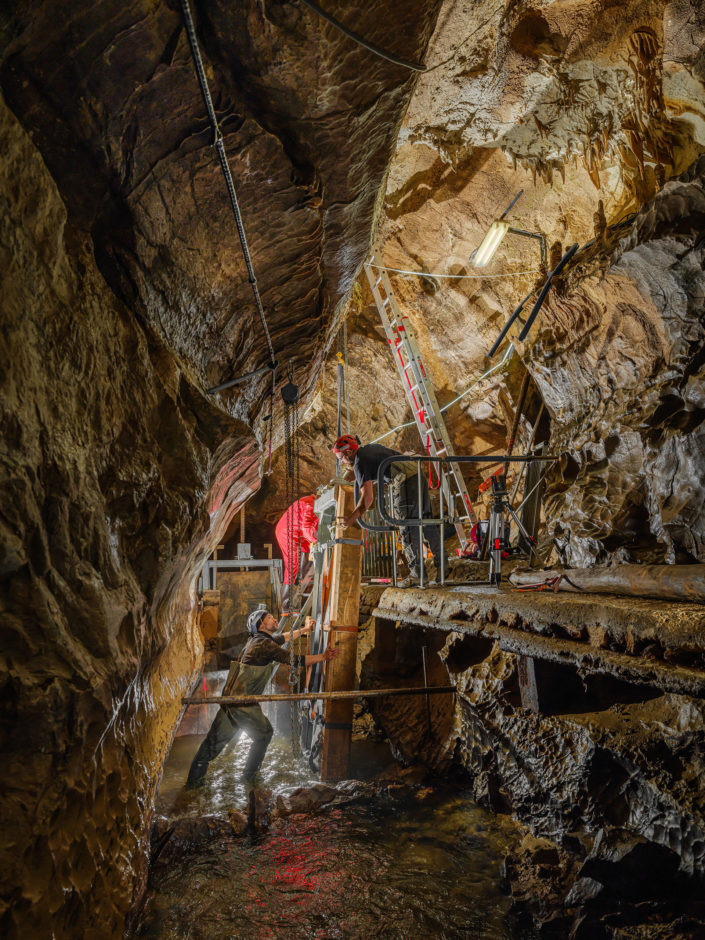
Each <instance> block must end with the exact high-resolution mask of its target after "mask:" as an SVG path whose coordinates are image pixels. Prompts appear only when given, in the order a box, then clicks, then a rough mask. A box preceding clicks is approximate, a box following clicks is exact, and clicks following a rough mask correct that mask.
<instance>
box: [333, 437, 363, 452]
mask: <svg viewBox="0 0 705 940" xmlns="http://www.w3.org/2000/svg"><path fill="white" fill-rule="evenodd" d="M359 447H360V442H359V441H358V439H357V438H356V437H353V436H352V434H343V436H342V437H339V438H338V440H337V441H336V442H335V444H333V453H334V454H335V456H336V457H339V456H340V455H341V454H354V453H355V451H356V450H358V449H359Z"/></svg>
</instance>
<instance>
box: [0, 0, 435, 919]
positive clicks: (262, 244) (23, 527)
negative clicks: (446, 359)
mask: <svg viewBox="0 0 705 940" xmlns="http://www.w3.org/2000/svg"><path fill="white" fill-rule="evenodd" d="M390 9H391V7H390ZM437 9H438V4H427V3H421V2H413V3H411V4H407V5H406V6H405V8H404V10H402V11H397V13H396V14H395V24H396V28H395V29H394V30H390V29H389V28H388V26H387V24H386V22H385V18H384V17H380V16H379V13H378V11H376V10H371V9H370V8H369V7H366V6H364V5H361V6H360V9H359V10H358V11H357V20H358V22H357V26H358V28H360V29H361V30H363V31H365V32H366V33H367V34H368V35H369V36H370V37H372V38H375V39H376V40H377V41H378V42H379V43H380V44H385V45H388V46H389V47H390V49H392V50H393V49H394V48H398V51H399V52H400V53H403V54H404V55H405V56H408V57H409V58H420V57H421V56H422V54H423V51H424V48H425V45H426V42H427V40H428V37H429V35H430V32H431V30H432V28H433V23H434V19H435V16H436V13H437ZM195 16H196V20H197V24H198V34H199V37H200V42H201V44H202V47H203V51H204V59H205V61H206V69H207V72H208V77H209V80H210V83H211V88H212V93H213V99H214V103H215V108H216V111H217V114H218V118H219V121H220V122H221V127H222V132H223V136H224V139H225V143H226V147H227V149H228V152H229V155H230V161H231V166H232V172H233V175H234V177H235V178H236V180H237V183H238V194H239V198H240V203H241V208H242V213H243V216H244V219H245V224H246V228H247V235H248V238H249V243H250V247H251V250H252V254H253V257H254V259H255V265H256V272H257V275H258V277H259V282H260V291H261V294H262V297H263V300H264V303H265V305H266V308H267V311H268V315H269V325H270V330H271V333H272V337H273V344H274V349H275V354H276V355H277V356H279V357H280V359H281V360H282V363H283V364H284V363H286V360H287V358H288V357H293V358H294V359H295V368H296V376H297V378H298V379H299V381H300V383H301V385H302V387H304V388H307V387H310V386H311V385H312V384H313V383H314V382H315V379H316V376H317V371H318V368H319V364H320V362H321V360H322V357H323V355H324V351H325V349H326V347H327V343H328V332H329V330H330V328H331V325H332V323H333V322H334V320H335V316H336V310H337V307H338V306H339V304H340V303H341V301H342V300H343V298H344V297H345V295H346V293H347V292H348V290H349V288H350V287H351V286H352V281H353V279H354V277H355V275H356V273H357V270H358V267H359V264H360V262H361V261H362V259H363V257H364V255H365V253H366V251H367V245H368V240H369V233H370V230H371V226H372V223H373V218H374V213H375V206H376V203H377V200H378V196H379V190H380V185H381V183H382V180H383V178H384V174H385V172H386V169H387V165H388V162H389V158H390V155H391V151H392V148H393V146H394V141H395V138H396V131H397V128H398V124H399V121H400V119H401V116H402V113H403V110H404V108H405V106H406V104H407V102H408V98H409V95H410V92H411V89H412V86H413V76H410V73H409V72H408V70H405V69H400V68H399V67H398V66H395V65H393V64H391V63H389V62H384V61H383V60H380V59H378V58H376V57H372V58H371V57H370V55H369V53H366V52H365V51H364V50H362V49H361V48H360V47H358V46H357V45H355V44H354V43H350V41H349V40H347V39H345V38H344V37H343V36H342V35H341V34H340V33H339V32H337V31H336V30H334V29H332V28H331V27H327V26H326V25H325V24H323V23H322V22H321V21H320V20H319V19H318V18H316V17H315V15H313V14H311V13H310V12H309V11H307V10H306V9H305V8H303V7H299V6H298V5H296V4H289V3H268V4H266V5H262V4H260V3H256V2H254V0H252V2H249V3H246V4H238V5H235V6H232V5H227V4H218V3H203V4H199V5H198V8H197V10H196V13H195ZM1 35H2V47H1V52H0V85H1V87H2V94H3V97H4V103H3V105H2V112H1V116H0V120H1V131H2V133H1V137H0V140H1V144H0V148H1V152H2V162H3V171H4V172H3V181H2V186H1V188H0V199H2V222H1V225H2V261H3V265H2V278H3V280H2V366H1V367H0V376H1V378H0V382H1V383H2V403H1V405H0V421H1V422H2V428H3V441H2V451H1V460H2V467H3V486H2V498H1V499H2V502H1V504H0V507H1V508H0V517H1V522H0V525H1V526H2V542H3V549H2V592H3V602H2V603H3V642H2V649H3V667H4V668H3V674H4V680H3V724H2V728H3V754H4V762H3V770H4V773H3V776H4V777H5V786H4V789H5V792H6V796H5V799H4V805H3V823H2V826H3V832H4V833H5V839H4V843H3V844H4V849H3V855H2V878H1V880H2V883H3V907H2V910H1V913H0V916H1V917H2V921H1V923H2V931H3V934H4V935H5V936H28V935H33V936H40V935H49V934H50V933H51V934H53V935H54V936H56V937H75V936H76V935H77V934H79V933H81V934H86V935H87V936H89V935H91V931H94V933H93V935H95V936H107V935H110V936H116V935H119V934H120V933H121V931H122V928H123V925H124V922H125V915H126V912H127V911H128V909H129V907H130V904H131V902H132V900H133V898H138V897H139V892H140V889H141V886H142V885H143V882H144V876H145V871H146V868H145V864H146V858H147V854H146V846H147V840H148V833H149V830H150V820H151V813H152V805H153V801H154V794H155V791H156V788H157V786H158V784H159V779H160V773H161V767H162V763H163V760H164V757H165V754H166V752H167V750H168V747H169V745H170V741H171V737H172V734H173V731H174V728H175V725H176V722H177V720H178V716H179V713H180V698H181V696H182V695H183V694H184V693H185V692H187V691H188V690H189V687H190V685H191V683H192V681H193V679H194V678H195V670H196V669H197V667H198V665H199V661H200V653H201V640H200V636H199V635H198V630H197V628H196V624H195V619H194V612H195V593H194V588H195V578H196V575H197V573H198V571H199V569H200V567H201V565H202V563H203V561H204V560H205V558H207V557H208V555H209V554H210V553H211V551H212V549H213V546H214V545H216V544H217V543H218V540H219V539H220V538H221V536H222V534H223V532H224V531H225V528H226V526H227V524H228V522H229V520H230V518H231V517H232V515H233V513H234V511H235V510H236V509H237V507H238V506H239V504H240V503H242V502H243V501H244V500H245V499H247V497H248V496H250V495H251V494H252V492H253V491H254V490H256V489H257V487H258V485H259V463H260V449H259V447H258V440H260V441H261V438H262V437H263V433H264V432H263V429H264V428H266V426H267V424H266V422H264V421H263V418H264V416H265V413H266V412H267V411H268V391H269V386H268V383H267V380H266V378H265V380H264V381H262V382H260V383H255V384H254V385H250V386H247V387H245V388H244V389H243V390H242V391H243V393H242V394H236V395H234V396H233V395H229V396H225V397H221V398H219V399H214V398H213V397H208V396H207V395H206V394H205V389H206V388H207V387H208V386H209V385H212V384H214V383H216V382H218V381H221V380H223V379H227V378H230V377H232V376H234V375H236V374H239V373H241V372H244V371H247V370H248V369H250V368H253V367H255V366H258V365H261V364H262V363H263V362H264V361H266V353H265V352H264V350H265V349H266V346H265V345H264V342H263V336H262V329H261V325H259V323H258V320H257V315H256V312H255V310H254V306H253V301H252V295H251V291H250V285H249V283H248V280H247V272H246V269H245V266H244V263H243V261H242V257H241V254H240V249H239V245H238V241H237V233H236V229H235V224H234V220H233V217H232V212H231V209H230V206H229V204H228V196H227V191H226V190H225V184H224V182H223V180H222V177H221V175H220V169H219V167H218V164H217V161H216V159H215V155H214V153H213V151H212V149H211V147H210V144H211V142H212V133H211V131H210V130H209V127H208V124H207V119H206V116H205V108H204V105H203V101H202V99H201V96H200V92H199V88H198V84H197V82H196V76H195V72H194V69H193V64H192V62H191V59H190V55H189V51H188V45H187V42H186V37H185V32H184V29H183V23H182V18H181V12H180V9H179V8H178V6H177V5H176V4H171V3H168V2H164V3H157V4H147V3H141V2H137V3H135V4H130V5H128V6H125V5H123V4H116V3H112V2H110V0H106V2H101V3H79V4H78V5H76V4H74V5H72V6H71V9H70V10H68V9H66V8H65V7H64V6H63V5H62V4H57V3H54V2H51V0H48V2H37V3H32V4H29V5H20V6H18V7H16V9H14V10H12V11H8V12H5V13H3V17H2V33H1ZM397 44H398V47H397ZM343 144H344V148H343ZM278 417H279V413H278V412H277V413H275V418H276V419H277V421H276V422H275V424H276V427H275V438H277V439H280V427H279V421H278ZM88 898H90V903H88V901H87V899H88Z"/></svg>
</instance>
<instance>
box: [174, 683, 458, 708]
mask: <svg viewBox="0 0 705 940" xmlns="http://www.w3.org/2000/svg"><path fill="white" fill-rule="evenodd" d="M455 691H456V690H455V686H454V685H430V686H414V687H412V688H406V689H353V690H352V691H350V690H346V691H341V692H282V693H279V692H273V693H271V694H269V695H207V696H204V695H191V696H186V697H185V698H182V699H181V703H182V705H256V704H257V703H258V702H308V701H314V700H315V701H318V700H319V699H322V700H323V701H324V702H325V701H334V700H335V699H341V700H343V699H348V700H350V699H352V700H353V701H354V700H355V699H356V698H385V697H387V696H390V695H391V696H393V695H448V694H451V695H452V694H454V693H455Z"/></svg>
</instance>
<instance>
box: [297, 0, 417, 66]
mask: <svg viewBox="0 0 705 940" xmlns="http://www.w3.org/2000/svg"><path fill="white" fill-rule="evenodd" d="M301 3H303V5H304V6H306V7H308V8H309V10H313V12H314V13H317V14H318V15H319V16H320V17H321V18H322V19H324V20H326V21H327V22H328V23H330V24H331V26H335V28H336V29H339V30H340V32H341V33H343V35H345V36H347V37H348V39H352V40H353V41H354V42H356V43H357V44H358V45H360V46H362V47H363V48H364V49H367V50H368V51H369V52H374V54H375V55H378V56H380V57H381V58H383V59H386V60H387V62H393V63H394V65H401V66H402V67H403V68H405V69H411V70H412V71H414V72H425V71H426V66H425V65H418V64H417V63H416V62H409V60H408V59H400V58H399V56H395V55H394V54H393V53H391V52H385V51H384V49H380V48H379V46H375V45H374V43H371V42H369V41H368V40H367V39H365V38H364V37H363V36H360V34H359V33H355V32H353V31H352V30H351V29H348V27H347V26H345V25H344V24H343V23H341V22H340V20H336V18H335V17H334V16H331V14H330V13H326V11H325V10H322V9H321V8H320V7H319V6H318V4H317V3H312V2H311V0H301Z"/></svg>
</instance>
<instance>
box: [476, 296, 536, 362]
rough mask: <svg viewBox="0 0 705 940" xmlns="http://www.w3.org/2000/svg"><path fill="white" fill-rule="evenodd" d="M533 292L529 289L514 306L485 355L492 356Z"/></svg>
mask: <svg viewBox="0 0 705 940" xmlns="http://www.w3.org/2000/svg"><path fill="white" fill-rule="evenodd" d="M533 293H534V291H531V293H529V294H527V295H526V297H525V298H524V299H523V300H522V302H521V303H520V304H519V306H518V307H517V308H516V310H515V311H514V313H513V314H512V315H511V317H510V318H509V319H508V320H507V322H506V323H505V325H504V328H503V329H502V332H501V333H500V334H499V336H498V337H497V339H496V340H495V344H494V346H493V347H492V349H490V351H489V352H488V353H487V355H488V356H489V357H490V358H491V357H492V356H494V354H495V353H496V352H497V350H498V349H499V346H500V343H501V342H502V340H503V339H504V337H505V336H506V335H507V333H508V332H509V328H510V327H511V325H512V323H514V321H515V320H516V318H517V317H518V316H519V314H520V313H521V311H522V310H523V309H524V304H525V303H526V302H527V300H528V299H529V297H531V294H533Z"/></svg>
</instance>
